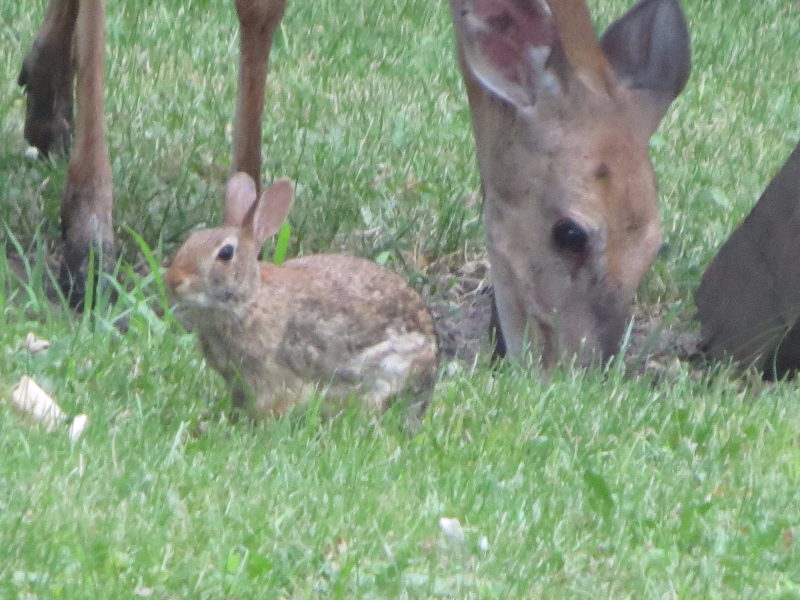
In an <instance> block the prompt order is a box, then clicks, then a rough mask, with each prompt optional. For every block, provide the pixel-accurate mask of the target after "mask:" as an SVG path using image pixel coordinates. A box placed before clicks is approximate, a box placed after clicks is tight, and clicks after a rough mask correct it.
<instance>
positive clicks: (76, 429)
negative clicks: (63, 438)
mask: <svg viewBox="0 0 800 600" xmlns="http://www.w3.org/2000/svg"><path fill="white" fill-rule="evenodd" d="M88 426H89V416H88V415H78V416H76V417H75V418H74V419H72V424H71V425H70V426H69V439H70V441H72V442H77V441H78V438H80V437H81V434H82V433H83V431H84V430H85V429H86V428H87V427H88Z"/></svg>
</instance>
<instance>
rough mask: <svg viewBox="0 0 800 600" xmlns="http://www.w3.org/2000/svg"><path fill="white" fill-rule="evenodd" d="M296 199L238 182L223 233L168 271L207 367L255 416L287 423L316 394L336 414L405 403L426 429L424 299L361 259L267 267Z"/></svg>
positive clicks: (280, 188) (429, 349)
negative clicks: (360, 405) (263, 255)
mask: <svg viewBox="0 0 800 600" xmlns="http://www.w3.org/2000/svg"><path fill="white" fill-rule="evenodd" d="M292 197H293V193H292V185H291V183H290V181H289V180H288V179H279V180H277V181H276V182H275V183H273V184H272V185H271V186H270V187H269V188H267V189H266V190H265V191H264V192H263V193H262V194H261V197H260V198H257V197H256V188H255V184H254V183H253V180H252V179H251V178H250V177H249V176H248V175H246V174H245V173H236V174H235V175H233V176H232V177H231V179H230V180H229V181H228V188H227V194H226V200H225V226H224V227H222V228H219V229H207V230H203V231H198V232H196V233H194V234H192V236H191V237H190V238H189V240H188V241H187V242H186V243H185V244H184V245H183V247H182V248H181V249H180V250H179V251H178V253H177V255H176V256H175V260H174V261H173V263H172V266H171V267H170V269H169V270H168V271H167V273H166V275H165V277H164V279H165V281H166V284H167V287H168V289H169V290H170V292H171V294H172V295H173V297H174V298H176V299H177V300H178V301H179V302H180V303H181V304H182V305H184V306H185V307H186V308H187V309H188V312H189V319H190V321H191V323H192V325H193V327H194V330H195V331H196V332H197V335H198V338H199V341H200V348H201V350H202V352H203V355H204V356H205V358H206V361H207V362H208V364H209V365H211V366H212V367H214V369H216V370H217V371H218V372H219V373H220V374H221V375H222V376H223V377H224V378H225V381H226V382H227V383H228V384H229V385H230V386H232V388H233V401H234V406H235V407H239V408H243V409H244V410H245V411H246V412H247V413H248V414H249V415H251V416H270V415H279V416H280V415H283V414H284V413H285V412H286V411H287V409H289V408H291V407H292V406H293V405H295V404H298V403H303V402H305V401H306V400H307V399H308V397H309V395H311V394H313V393H315V392H320V393H321V394H323V395H324V397H325V402H324V404H323V406H324V407H327V406H329V405H331V404H333V407H335V408H336V409H337V410H338V409H340V408H341V407H342V406H345V405H346V404H347V402H349V400H350V398H351V396H353V395H355V396H356V397H358V398H363V400H364V402H365V403H366V406H367V407H368V409H370V410H372V411H379V412H382V411H384V410H386V409H387V408H388V407H389V406H390V404H391V401H392V399H393V397H394V396H396V395H398V394H401V395H407V396H408V401H409V412H408V417H410V418H411V419H412V420H413V421H416V420H418V419H419V417H420V416H421V415H422V412H423V411H424V410H425V407H426V406H427V404H428V401H429V399H430V395H431V392H432V391H433V387H434V384H435V382H436V377H437V371H438V345H437V340H436V334H435V331H434V327H433V322H432V320H431V316H430V313H429V312H428V310H427V309H426V308H425V305H424V304H423V301H422V298H421V297H420V296H419V294H417V292H416V291H414V290H413V289H412V288H411V287H409V286H408V284H407V283H406V282H405V281H404V280H403V279H402V278H401V277H399V276H398V275H395V274H394V273H391V272H390V271H388V270H387V269H385V268H383V267H381V266H380V265H378V264H376V263H374V262H371V261H368V260H365V259H362V258H356V257H353V256H346V255H340V254H318V255H312V256H308V257H304V258H297V259H294V260H289V261H287V262H286V263H284V264H283V265H282V266H275V265H272V264H267V263H260V262H259V261H258V253H259V250H260V249H261V246H262V245H263V243H264V241H265V240H266V239H267V238H268V237H270V236H272V235H274V234H275V233H276V232H277V231H278V230H279V229H280V227H281V224H282V223H283V221H284V220H285V218H286V215H287V214H288V212H289V208H290V207H291V204H292ZM331 401H334V402H333V403H332V402H331ZM336 401H338V402H336ZM326 412H328V411H326ZM413 421H412V424H413Z"/></svg>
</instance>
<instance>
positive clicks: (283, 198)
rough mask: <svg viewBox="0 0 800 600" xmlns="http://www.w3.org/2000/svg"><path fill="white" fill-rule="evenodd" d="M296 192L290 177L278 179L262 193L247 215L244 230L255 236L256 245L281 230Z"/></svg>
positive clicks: (259, 244) (243, 225)
mask: <svg viewBox="0 0 800 600" xmlns="http://www.w3.org/2000/svg"><path fill="white" fill-rule="evenodd" d="M293 199H294V192H293V191H292V182H291V180H290V179H289V178H288V177H283V178H281V179H276V180H275V182H274V183H273V184H272V185H271V186H269V187H268V188H267V189H266V190H264V191H263V192H262V193H261V197H260V198H259V199H258V202H257V203H256V204H255V205H254V206H253V208H252V209H251V210H250V211H248V213H247V215H245V218H244V223H243V224H242V230H243V232H244V233H245V234H247V235H250V236H251V237H252V238H253V241H254V242H255V244H256V246H259V247H260V246H261V245H262V244H263V243H264V241H265V240H266V239H267V238H268V237H271V236H273V235H275V234H276V233H278V231H280V229H281V226H282V225H283V222H284V221H285V220H286V215H288V214H289V209H290V208H291V207H292V200H293Z"/></svg>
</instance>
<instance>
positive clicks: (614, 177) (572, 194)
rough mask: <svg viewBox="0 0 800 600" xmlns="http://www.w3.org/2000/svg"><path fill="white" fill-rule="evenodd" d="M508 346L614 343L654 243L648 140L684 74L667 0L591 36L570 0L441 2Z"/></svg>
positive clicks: (599, 347)
mask: <svg viewBox="0 0 800 600" xmlns="http://www.w3.org/2000/svg"><path fill="white" fill-rule="evenodd" d="M450 6H451V12H452V16H453V23H454V28H455V37H456V46H457V51H458V58H459V64H460V66H461V71H462V74H463V77H464V82H465V84H466V88H467V95H468V99H469V106H470V112H471V114H472V125H473V133H474V137H475V145H476V149H477V159H478V170H479V172H480V176H481V186H482V190H483V195H484V219H485V226H486V239H487V244H488V248H489V261H490V264H491V274H492V280H493V283H494V290H495V299H496V306H497V313H498V314H497V316H498V317H499V324H500V329H501V333H502V338H503V341H504V343H505V346H506V348H507V352H508V354H509V355H510V356H511V357H513V358H519V357H521V356H523V355H525V356H528V353H527V352H528V350H529V349H530V350H533V355H534V356H537V357H539V358H540V360H541V362H542V364H543V365H544V366H545V367H551V366H552V365H553V364H555V363H556V362H557V361H558V360H559V359H560V358H563V357H569V356H575V357H576V358H577V361H578V362H579V363H580V364H588V363H590V362H592V361H593V360H595V359H597V358H601V359H606V358H608V357H609V356H611V355H613V354H614V353H615V352H617V350H618V347H619V343H620V339H621V337H622V334H623V332H624V329H625V326H626V324H627V321H628V319H629V312H630V306H631V303H632V300H633V297H634V294H635V291H636V287H637V284H638V282H639V280H640V278H641V277H642V275H643V274H644V273H645V271H646V270H647V269H648V268H649V267H650V265H651V263H652V261H653V259H654V257H655V255H656V252H657V250H658V248H659V245H660V239H661V237H660V236H661V234H660V226H659V215H658V197H657V191H656V183H655V175H654V172H653V167H652V164H651V162H650V156H649V152H648V146H647V145H648V140H649V138H650V136H651V135H652V133H653V132H654V131H655V129H656V128H657V127H658V124H659V123H660V121H661V118H662V117H663V115H664V113H665V112H666V110H667V108H668V106H669V105H670V103H671V102H672V100H673V99H674V98H675V97H676V96H677V95H678V94H679V93H680V92H681V90H682V89H683V87H684V86H685V84H686V81H687V79H688V76H689V69H690V50H689V37H688V31H687V29H686V22H685V19H684V16H683V12H682V10H681V7H680V4H679V2H678V1H677V0H642V1H641V2H639V3H638V4H637V5H636V6H634V7H633V8H632V9H631V10H630V11H628V13H626V15H625V16H623V17H622V18H621V19H619V20H618V21H616V22H615V23H613V24H612V25H611V26H610V27H609V28H608V30H607V32H606V33H605V35H604V36H603V38H602V40H600V41H598V39H597V37H596V36H595V34H594V27H593V25H592V22H591V19H590V15H589V10H588V8H587V6H586V3H585V2H584V1H583V0H548V2H544V0H451V3H450Z"/></svg>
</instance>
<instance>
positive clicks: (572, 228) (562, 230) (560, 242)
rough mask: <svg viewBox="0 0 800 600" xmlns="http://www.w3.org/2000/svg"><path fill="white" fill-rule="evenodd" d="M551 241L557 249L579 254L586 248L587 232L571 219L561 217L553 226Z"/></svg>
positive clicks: (587, 241)
mask: <svg viewBox="0 0 800 600" xmlns="http://www.w3.org/2000/svg"><path fill="white" fill-rule="evenodd" d="M553 241H554V242H555V245H556V248H558V249H559V250H563V251H566V252H570V253H575V254H580V253H582V252H583V251H584V250H586V246H587V244H588V243H589V234H588V233H586V230H585V229H584V228H583V227H581V226H580V225H578V224H577V223H576V222H575V221H573V220H572V219H562V220H561V221H559V222H558V223H556V224H555V226H554V227H553Z"/></svg>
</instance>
